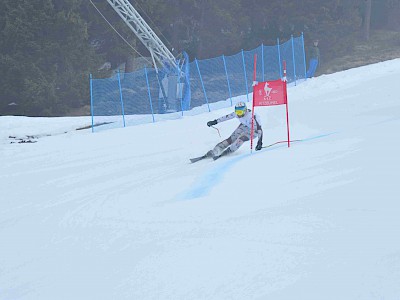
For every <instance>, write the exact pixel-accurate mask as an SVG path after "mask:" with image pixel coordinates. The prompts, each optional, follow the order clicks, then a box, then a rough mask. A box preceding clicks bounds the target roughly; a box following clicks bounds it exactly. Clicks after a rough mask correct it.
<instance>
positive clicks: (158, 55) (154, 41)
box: [107, 0, 177, 70]
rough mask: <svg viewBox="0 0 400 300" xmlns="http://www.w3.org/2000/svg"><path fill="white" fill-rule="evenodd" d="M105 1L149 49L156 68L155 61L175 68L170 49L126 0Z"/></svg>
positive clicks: (175, 64)
mask: <svg viewBox="0 0 400 300" xmlns="http://www.w3.org/2000/svg"><path fill="white" fill-rule="evenodd" d="M107 2H108V3H109V4H110V5H111V6H112V8H113V9H114V10H115V11H116V12H117V13H118V15H119V16H120V17H121V18H122V19H123V20H124V22H125V23H126V25H128V26H129V28H130V29H131V30H132V31H133V32H134V33H135V34H136V36H137V37H138V38H139V40H140V41H141V42H142V43H143V44H144V45H145V47H146V48H147V49H148V50H149V52H150V54H151V57H152V59H153V64H154V67H155V68H156V70H157V69H158V68H157V63H159V65H161V66H163V65H164V64H165V63H167V64H169V65H170V66H171V67H173V68H174V69H176V68H177V63H176V60H175V57H174V56H173V54H172V53H171V51H169V50H168V48H167V47H166V46H165V45H164V43H163V42H162V41H161V40H160V38H159V37H158V36H157V35H156V34H155V32H154V31H153V30H152V29H151V28H150V26H149V25H148V24H147V23H146V21H145V20H144V19H143V18H142V17H141V16H140V15H139V13H138V12H137V11H136V9H135V8H134V7H133V6H132V4H130V2H129V1H128V0H107Z"/></svg>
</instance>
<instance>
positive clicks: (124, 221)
mask: <svg viewBox="0 0 400 300" xmlns="http://www.w3.org/2000/svg"><path fill="white" fill-rule="evenodd" d="M399 82H400V59H398V60H393V61H387V62H383V63H379V64H375V65H371V66H366V67H362V68H358V69H352V70H348V71H345V72H341V73H336V74H332V75H329V76H321V77H319V78H314V79H311V80H308V81H306V82H304V83H302V84H301V85H298V86H296V87H290V89H289V113H290V121H291V124H290V125H291V127H290V128H291V138H292V139H293V140H301V141H299V142H294V143H293V144H292V146H291V147H290V148H287V147H286V145H285V144H278V145H276V146H273V147H270V148H267V149H264V150H262V151H259V152H253V153H252V154H250V150H249V143H246V144H244V146H243V147H242V148H240V149H239V150H238V151H237V152H235V153H233V154H232V155H230V156H227V157H223V158H221V159H219V160H217V161H215V162H214V161H211V160H204V161H201V162H198V163H195V164H189V158H190V157H193V156H199V155H202V154H204V153H205V152H206V151H207V150H209V149H211V148H212V147H213V146H214V145H215V144H216V143H218V142H219V141H220V140H221V138H220V137H219V135H218V132H217V131H216V130H214V129H212V128H209V127H207V126H206V122H207V121H209V120H213V119H215V118H217V117H219V116H222V115H223V114H226V113H229V112H231V111H232V109H221V110H216V111H213V112H211V113H205V114H201V115H197V116H186V117H184V118H182V119H179V120H172V121H165V122H158V123H154V124H145V125H139V126H133V127H128V128H121V129H114V130H108V131H102V132H98V133H94V134H93V133H91V132H90V130H79V131H76V130H75V129H76V128H79V127H84V126H86V125H89V124H90V119H89V118H87V117H81V118H50V119H47V118H23V117H0V154H1V156H0V164H1V168H0V192H1V197H0V198H1V200H0V241H1V245H0V299H1V300H3V299H4V300H9V299H24V300H25V299H41V300H43V299H49V300H50V299H51V300H53V299H74V300H77V299H84V300H87V299H96V300H99V299H105V300H106V299H107V300H108V299H119V300H120V299H174V300H175V299H218V300H220V299H240V300H243V299H273V300H291V299H293V300H294V299H296V300H297V299H299V300H302V299H307V300H321V299H324V300H328V299H332V300H338V299H340V300H346V299H349V300H350V299H351V300H353V299H362V300H367V299H371V300H376V299H398V298H399V297H400V238H399V233H398V228H400V217H399V216H400V202H399V199H400V196H399V190H400V186H399V180H398V169H399V166H400V158H399V153H400V141H399V139H398V135H399V131H400V84H399ZM239 100H240V99H236V101H239ZM257 112H258V113H259V115H260V116H261V118H262V120H263V127H264V135H265V137H264V145H267V144H272V143H275V142H277V141H280V140H284V139H285V137H286V127H285V125H286V123H285V122H286V120H285V108H284V107H261V108H257ZM237 125H238V123H237V121H236V120H232V121H229V122H224V123H221V124H218V125H217V127H218V128H219V129H220V132H221V135H222V138H225V137H228V136H229V135H230V133H231V132H232V131H233V130H234V129H235V128H236V126H237ZM27 136H34V138H30V137H27ZM19 139H22V140H25V141H29V140H31V141H35V143H16V142H18V141H21V140H19Z"/></svg>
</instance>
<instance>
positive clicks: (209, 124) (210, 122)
mask: <svg viewBox="0 0 400 300" xmlns="http://www.w3.org/2000/svg"><path fill="white" fill-rule="evenodd" d="M217 123H218V122H217V120H213V121H208V122H207V126H208V127H210V126H213V125H217Z"/></svg>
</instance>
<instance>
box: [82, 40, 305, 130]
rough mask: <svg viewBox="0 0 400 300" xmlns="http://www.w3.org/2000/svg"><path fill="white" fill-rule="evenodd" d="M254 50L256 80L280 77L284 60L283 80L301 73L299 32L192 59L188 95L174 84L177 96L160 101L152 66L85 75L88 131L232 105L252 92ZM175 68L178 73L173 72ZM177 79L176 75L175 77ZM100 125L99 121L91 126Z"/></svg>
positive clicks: (295, 79)
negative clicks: (232, 51)
mask: <svg viewBox="0 0 400 300" xmlns="http://www.w3.org/2000/svg"><path fill="white" fill-rule="evenodd" d="M254 54H257V57H258V58H257V80H258V81H267V80H276V79H278V78H281V77H282V73H283V71H282V62H283V61H286V66H287V67H286V68H287V80H288V82H289V83H290V82H293V83H294V84H297V82H298V81H300V80H302V79H305V78H306V60H305V52H304V37H303V35H301V36H299V37H297V38H294V37H293V36H292V37H291V39H289V40H288V41H286V42H285V43H282V44H281V43H280V41H279V39H278V40H277V45H276V46H264V45H261V46H259V47H258V48H256V49H253V50H249V51H245V50H242V51H241V52H239V53H237V54H235V55H232V56H224V55H222V56H220V57H216V58H211V59H205V60H197V59H195V60H194V61H193V62H191V63H189V65H188V68H186V73H188V74H187V79H188V82H189V83H190V87H186V88H190V89H189V94H187V92H188V91H185V95H190V96H189V97H186V96H185V98H184V96H183V91H182V90H181V89H180V88H178V90H179V91H177V94H179V95H180V96H179V97H178V99H177V100H176V101H175V99H174V101H169V102H168V103H166V102H165V97H163V94H162V93H161V85H162V83H161V82H160V80H159V78H157V74H156V71H155V69H152V68H144V69H142V70H139V71H136V72H132V73H117V74H116V75H114V76H113V77H111V78H107V79H93V78H92V76H90V95H91V113H92V131H98V130H103V129H108V128H118V127H125V126H131V125H137V124H144V123H151V122H156V121H160V120H168V119H177V118H181V117H182V116H183V115H194V114H200V113H203V112H209V111H211V110H212V108H214V107H216V106H215V105H214V103H216V102H218V103H219V105H218V108H222V107H229V106H232V105H234V104H235V97H237V96H243V95H245V97H246V99H247V101H250V100H251V99H249V95H248V94H249V93H251V92H252V81H253V67H254V66H253V64H254ZM178 73H179V72H178ZM180 79H181V78H178V82H179V81H180ZM97 125H101V126H97Z"/></svg>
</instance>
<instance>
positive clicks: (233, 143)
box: [211, 109, 263, 157]
mask: <svg viewBox="0 0 400 300" xmlns="http://www.w3.org/2000/svg"><path fill="white" fill-rule="evenodd" d="M233 118H237V119H238V120H239V121H240V125H239V126H238V127H237V128H236V129H235V131H234V132H233V133H232V134H231V136H230V137H228V138H227V139H226V140H223V141H222V142H220V143H218V144H217V145H216V146H215V147H214V149H213V150H211V151H212V153H211V155H212V156H214V157H218V156H220V155H223V154H226V153H228V152H234V151H236V150H237V149H239V147H240V146H242V144H243V143H244V142H246V141H249V140H250V137H251V135H250V134H251V133H250V131H251V110H250V109H248V110H247V112H246V114H245V115H244V116H243V117H238V116H237V115H236V113H234V112H233V113H230V114H229V115H226V116H223V117H221V118H218V119H217V120H216V121H217V122H218V123H221V122H225V121H228V120H231V119H233ZM262 135H263V131H262V128H261V121H260V117H259V116H258V115H257V114H254V134H253V137H258V140H259V141H260V140H262ZM228 147H229V148H228ZM225 149H226V150H225ZM224 150H225V151H224Z"/></svg>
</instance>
